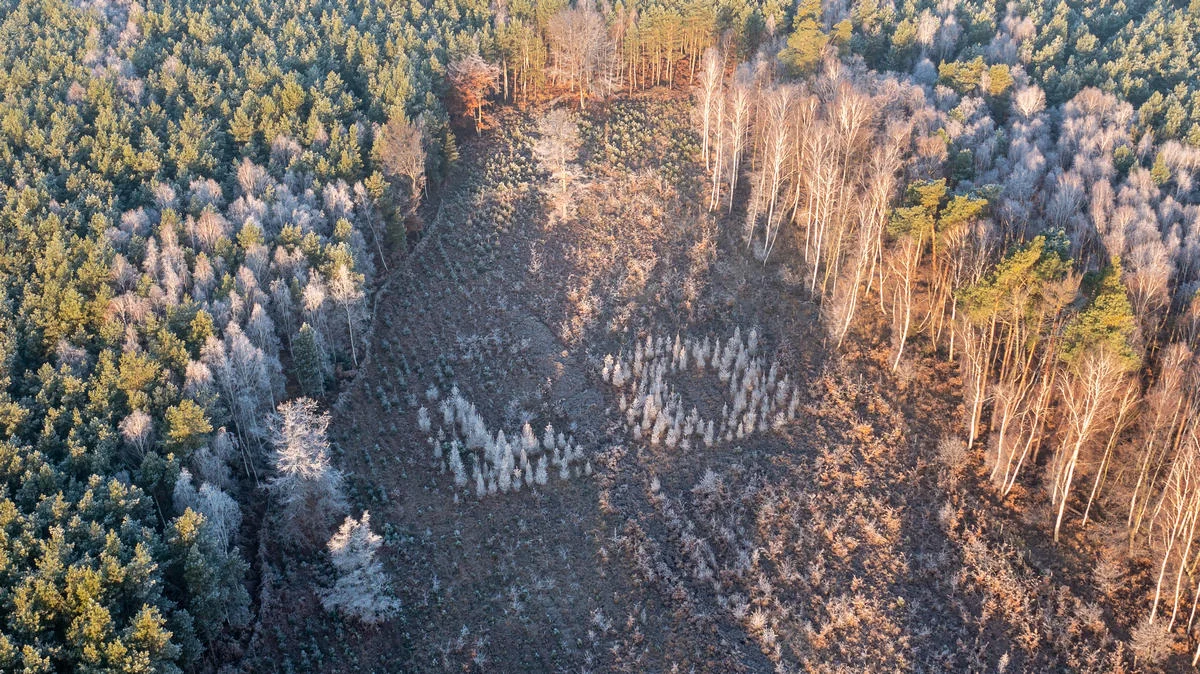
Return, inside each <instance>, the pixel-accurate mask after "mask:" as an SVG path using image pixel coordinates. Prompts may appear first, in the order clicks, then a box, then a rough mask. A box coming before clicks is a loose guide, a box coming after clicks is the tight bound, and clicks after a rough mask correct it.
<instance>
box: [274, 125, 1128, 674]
mask: <svg viewBox="0 0 1200 674" xmlns="http://www.w3.org/2000/svg"><path fill="white" fill-rule="evenodd" d="M628 105H631V106H632V108H631V109H630V110H627V111H625V112H624V113H622V115H623V116H622V115H617V116H615V117H614V118H613V121H611V123H609V122H606V121H604V120H605V119H607V118H597V119H596V121H595V122H594V123H593V124H592V125H591V126H588V127H586V129H587V132H586V133H585V138H586V139H587V141H588V143H589V145H587V146H585V151H584V153H583V156H584V158H585V159H584V168H583V170H582V172H581V175H580V176H579V177H578V179H577V180H576V181H575V183H574V184H573V185H572V187H571V190H570V193H569V195H568V196H566V197H564V196H562V195H559V194H557V193H555V192H554V190H553V189H549V190H548V191H543V190H541V189H539V188H538V187H535V185H538V184H540V183H541V182H542V181H540V180H539V178H538V177H537V170H536V167H534V165H533V162H532V160H531V159H530V156H529V151H528V146H529V143H530V139H529V134H530V133H532V131H531V130H530V129H529V128H528V127H527V123H525V125H524V126H523V125H522V124H520V123H518V122H517V120H516V118H512V117H510V118H506V119H505V124H506V126H507V127H508V130H507V131H506V132H504V133H494V134H492V135H490V136H488V137H485V138H484V139H482V140H480V141H476V142H473V143H467V144H466V145H465V147H464V148H463V153H464V157H463V162H462V165H461V167H460V169H459V171H461V174H460V175H458V176H456V177H455V178H453V179H452V181H451V184H452V185H456V187H455V189H454V190H453V191H452V192H451V193H449V194H447V196H446V197H445V199H444V201H443V206H442V208H441V211H440V213H439V216H438V218H437V220H436V221H435V222H433V224H432V225H431V227H430V228H429V230H428V232H427V234H426V235H425V238H424V240H423V241H422V242H421V243H420V244H418V246H417V247H416V249H415V250H414V252H413V253H412V255H410V256H409V257H408V258H406V259H405V260H404V261H403V263H402V264H401V266H400V268H399V269H397V270H395V271H394V272H393V275H392V276H391V277H390V278H389V280H388V282H387V283H386V285H385V289H384V290H383V291H382V293H381V295H380V296H379V297H378V298H377V306H378V312H377V316H376V318H375V335H374V338H373V340H372V343H371V345H370V347H369V351H370V354H369V357H368V358H367V359H366V361H365V364H364V366H363V369H362V371H361V372H360V373H359V375H358V377H357V379H356V381H355V383H354V384H353V386H352V387H351V388H350V389H349V391H347V392H346V393H345V394H344V396H343V398H342V399H341V400H340V401H339V403H338V405H337V408H336V415H335V420H334V423H333V425H332V427H331V428H332V432H333V438H334V441H335V445H336V447H337V449H338V450H339V452H340V458H339V462H340V465H341V466H342V468H343V469H344V470H345V471H347V473H348V474H349V475H350V478H351V479H350V483H351V485H352V496H353V498H354V501H355V502H356V503H357V504H358V506H359V507H361V508H369V509H370V510H371V513H372V523H373V524H374V525H375V526H376V528H377V530H379V531H380V532H381V533H383V534H384V536H385V540H386V542H387V547H386V551H387V554H386V560H385V563H386V566H387V567H388V569H389V571H391V573H392V574H393V578H394V579H395V588H394V589H395V591H396V593H397V595H398V596H399V597H400V599H401V600H402V602H403V605H404V610H403V612H402V616H401V617H400V618H397V619H396V620H393V621H392V622H390V623H388V624H385V625H383V626H380V627H378V628H373V629H364V628H361V627H358V626H356V625H353V624H346V623H343V622H342V621H341V620H340V619H339V618H336V617H334V616H329V615H327V614H325V612H324V611H323V610H322V609H321V608H320V605H319V603H318V602H317V601H316V600H315V596H314V594H313V589H312V586H313V585H316V586H319V585H320V584H321V583H322V582H323V581H322V580H321V579H322V578H323V577H324V576H325V574H326V573H327V569H325V568H324V567H323V565H322V563H320V562H318V561H311V560H316V559H317V558H316V557H311V558H310V561H297V560H292V561H275V562H273V563H269V564H268V567H269V568H268V572H267V573H265V574H264V585H266V588H265V590H264V592H265V593H267V594H268V595H269V596H270V599H269V600H264V601H263V610H262V613H263V615H262V621H263V629H262V630H261V631H260V634H261V638H260V639H259V640H258V641H257V643H256V653H255V654H256V655H257V656H258V658H259V659H258V660H257V663H258V665H257V666H258V667H259V668H260V669H262V670H265V671H377V672H384V671H389V672H390V671H501V672H510V671H513V672H515V671H571V672H576V671H593V672H606V671H625V672H675V671H679V672H689V671H695V672H737V671H747V672H764V671H801V670H803V671H812V672H821V671H831V672H832V671H998V670H1001V669H1003V667H1002V664H1003V665H1004V666H1006V667H1007V668H1008V669H1007V671H1060V670H1075V671H1087V670H1090V671H1111V670H1112V669H1113V668H1114V666H1115V665H1114V663H1115V662H1116V660H1112V659H1111V658H1113V657H1114V653H1118V648H1117V647H1116V646H1115V645H1114V642H1113V638H1112V636H1111V634H1113V633H1120V632H1121V631H1122V630H1124V629H1127V627H1128V626H1127V625H1125V626H1123V625H1122V618H1121V616H1120V615H1116V613H1115V611H1114V609H1113V607H1114V606H1116V605H1119V602H1118V601H1116V600H1109V599H1106V598H1105V597H1104V596H1102V593H1101V592H1100V590H1098V589H1096V584H1095V583H1094V582H1093V581H1092V574H1091V571H1092V568H1094V565H1095V561H1096V560H1095V556H1094V554H1093V555H1092V556H1090V557H1089V553H1088V552H1087V550H1090V549H1091V548H1089V547H1088V546H1087V545H1084V546H1083V547H1082V549H1083V550H1084V551H1085V552H1082V553H1078V554H1077V555H1076V556H1074V557H1072V558H1063V557H1062V556H1061V555H1060V553H1059V552H1058V549H1057V548H1051V547H1049V546H1047V545H1045V544H1044V543H1040V542H1039V541H1044V531H1043V530H1042V529H1041V528H1040V526H1039V525H1038V524H1037V522H1038V520H1037V518H1036V517H1021V516H1019V513H1018V512H1017V511H1015V510H1013V509H1012V506H1001V505H999V504H997V503H995V502H994V499H992V498H991V497H990V496H989V493H990V492H989V490H988V489H987V488H986V486H985V485H984V484H983V482H984V481H983V479H982V477H981V475H980V474H979V473H978V470H976V469H975V468H974V466H978V465H979V464H980V463H981V457H980V456H978V450H975V453H974V454H972V453H966V452H965V451H964V452H963V453H962V454H961V455H957V454H953V453H952V452H951V455H950V456H947V452H948V451H949V450H946V449H944V448H943V449H941V450H939V440H940V439H941V438H942V437H944V436H947V435H953V434H954V433H955V432H958V431H960V430H961V429H959V428H958V422H957V419H958V418H959V417H960V416H961V415H960V412H959V410H958V407H957V403H956V401H957V388H956V387H957V381H956V373H955V370H954V368H953V367H952V366H949V365H947V364H946V363H945V362H944V361H943V360H941V359H934V358H931V357H917V358H915V360H914V362H913V364H912V365H910V366H909V367H908V368H907V370H906V372H905V373H901V375H900V376H897V375H894V374H892V373H890V372H886V371H885V370H884V368H883V367H881V366H880V363H881V362H883V361H884V360H885V359H886V344H883V343H879V342H878V341H877V340H875V339H873V338H872V337H871V335H874V334H877V333H878V329H877V326H876V325H874V323H873V321H878V317H877V316H875V317H873V316H867V317H865V318H864V320H863V322H862V324H861V325H860V326H859V334H858V335H857V337H856V339H855V341H854V344H853V345H852V346H851V348H850V349H848V352H847V353H846V354H845V355H844V357H842V358H838V359H836V360H834V359H830V357H829V356H828V352H827V350H826V346H825V344H824V340H823V333H822V332H821V329H820V325H819V320H818V314H817V308H816V306H815V305H814V304H813V303H812V302H811V301H809V299H808V298H807V296H806V294H805V293H804V292H803V291H802V290H801V289H800V288H799V287H797V286H796V285H794V284H793V283H790V282H789V280H790V279H791V278H792V277H793V276H794V274H793V273H791V272H789V267H788V265H789V261H788V260H786V258H785V256H782V255H781V256H780V260H778V261H773V262H772V264H770V265H768V266H765V267H764V266H763V265H762V264H761V263H759V262H757V261H755V260H753V259H752V258H751V257H750V256H748V255H746V254H745V253H744V252H743V251H742V250H741V247H740V246H739V245H738V244H737V237H736V236H734V235H732V234H731V233H730V231H732V230H733V229H736V228H735V227H733V226H731V225H728V224H722V223H720V222H718V221H717V220H716V219H714V218H713V217H712V216H710V215H708V214H707V213H706V212H704V211H703V209H702V208H700V207H699V206H697V204H698V203H699V202H700V201H701V199H699V198H698V197H697V195H696V194H693V193H691V192H690V191H689V190H690V189H691V188H689V187H688V186H689V185H690V184H694V182H695V180H696V178H695V174H696V172H698V171H699V169H700V168H701V167H697V166H696V165H695V161H696V160H695V153H694V151H692V150H689V148H688V147H686V143H684V141H680V140H679V138H680V137H684V138H685V140H686V134H684V133H682V132H681V131H680V130H679V129H680V128H681V126H683V125H686V119H682V120H681V118H682V116H683V115H684V113H683V112H682V109H681V108H680V107H679V106H675V105H674V104H672V103H669V102H668V103H662V102H655V103H640V104H628ZM639 105H640V106H642V107H641V108H638V107H637V106H639ZM681 143H683V145H681ZM656 162H657V164H656ZM689 172H690V173H689ZM564 205H565V206H564ZM752 327H753V328H756V329H757V332H758V334H759V335H760V338H761V342H762V344H763V347H762V350H763V351H764V352H765V353H766V355H768V356H770V357H771V358H774V359H776V360H778V362H780V363H781V365H782V366H783V368H784V369H785V370H786V371H787V372H789V373H790V374H791V376H792V377H793V379H794V380H795V381H796V382H797V383H798V384H799V385H800V387H801V389H802V390H803V401H804V404H803V406H802V410H801V414H800V415H799V417H798V419H797V420H796V421H795V422H793V423H792V424H790V425H788V426H787V427H786V428H784V429H783V430H782V431H780V432H759V433H756V434H751V435H749V436H747V437H745V438H743V439H740V440H734V441H732V442H718V443H717V445H716V446H714V447H713V448H711V449H710V448H703V447H694V448H692V449H689V450H687V451H683V450H679V449H666V448H664V447H662V446H652V445H650V444H649V443H646V442H639V441H634V440H633V439H632V438H631V437H629V435H628V434H627V433H626V431H625V430H624V428H623V426H622V425H621V423H620V420H619V418H620V414H619V410H617V397H616V396H617V393H616V390H615V389H613V388H612V387H610V386H608V385H607V384H605V383H604V382H603V381H602V380H601V378H600V376H599V374H598V372H599V364H600V359H601V358H602V356H603V355H604V354H606V353H620V352H622V351H623V352H625V353H630V352H632V349H633V345H634V343H635V342H636V341H639V340H643V339H644V338H645V336H646V335H647V334H651V335H654V336H660V337H666V338H667V339H668V340H669V339H671V338H673V337H674V336H675V335H677V334H678V335H682V336H685V337H686V336H689V335H690V336H693V337H695V338H703V337H705V336H710V337H712V338H720V339H722V340H724V339H728V337H729V336H730V335H731V334H732V333H733V331H734V329H735V328H741V330H742V331H744V332H745V331H749V329H750V328H752ZM712 379H713V377H709V378H708V379H705V377H704V376H702V375H691V374H688V375H679V380H678V382H677V383H678V384H679V385H680V388H682V389H685V390H686V391H688V395H689V398H690V401H689V404H696V405H697V407H698V408H705V409H714V410H716V409H719V407H720V395H721V389H722V386H721V385H720V383H719V382H717V383H715V384H714V383H713V381H712ZM451 386H457V387H458V389H459V390H460V391H461V392H462V393H463V395H465V396H466V397H467V398H468V399H469V400H470V401H472V402H473V403H475V404H476V405H477V407H478V409H479V411H480V413H481V414H482V415H483V416H484V418H485V419H486V420H487V422H488V426H489V427H490V428H493V429H494V428H503V429H505V430H506V432H516V431H517V430H518V429H519V428H520V427H521V425H522V424H523V423H524V422H526V421H528V422H530V423H531V425H532V426H533V428H534V429H538V430H539V432H540V429H541V428H542V427H543V426H545V425H546V424H547V423H550V424H553V425H554V427H555V428H556V429H560V430H564V431H566V432H568V433H570V434H572V435H574V436H575V438H576V439H577V440H578V441H579V443H580V444H581V446H583V447H584V449H585V452H586V453H587V456H588V458H589V460H590V463H591V464H592V467H593V469H594V471H593V473H592V475H591V476H583V475H579V476H575V477H572V478H571V479H569V480H566V481H560V480H558V479H556V478H552V479H551V481H550V483H549V484H548V485H546V486H544V487H537V486H534V487H533V488H526V489H523V490H521V491H520V492H519V493H508V494H496V495H492V496H487V497H485V498H483V499H478V498H476V497H475V496H474V494H473V490H472V489H470V488H468V489H456V488H455V487H454V483H453V479H452V478H451V476H450V475H448V474H447V473H446V472H445V469H444V467H441V466H439V463H440V462H437V461H435V460H434V459H433V456H432V454H431V451H430V448H429V445H428V444H427V438H426V437H425V435H424V434H423V433H421V432H420V431H419V429H418V428H417V424H416V411H417V409H418V407H419V406H421V405H427V406H429V407H430V409H431V411H433V410H434V409H435V407H436V405H435V404H434V403H431V402H430V401H429V400H428V398H427V395H428V394H430V393H434V392H431V391H428V389H430V387H434V388H436V389H437V391H436V395H437V396H441V397H444V396H445V395H446V394H447V393H448V392H449V390H450V387H451ZM702 411H703V410H702ZM435 416H436V414H435ZM1032 500H1036V499H1031V501H1032ZM1031 522H1032V523H1031ZM1031 541H1032V542H1031ZM267 556H268V557H270V558H272V559H277V558H278V557H280V556H279V555H272V554H270V552H269V551H268V554H267ZM272 574H274V575H272Z"/></svg>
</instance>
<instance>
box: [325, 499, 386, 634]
mask: <svg viewBox="0 0 1200 674" xmlns="http://www.w3.org/2000/svg"><path fill="white" fill-rule="evenodd" d="M382 544H383V539H381V538H380V537H379V535H378V534H376V533H374V532H372V531H371V514H370V513H369V512H367V511H365V510H364V511H363V514H362V519H360V520H356V519H354V518H353V517H347V518H346V520H345V521H344V522H342V527H341V528H340V529H338V532H337V533H336V534H334V535H333V538H331V539H329V545H328V547H329V560H330V561H331V562H333V566H334V568H335V569H336V570H337V580H336V581H335V582H334V585H333V587H332V588H330V589H329V590H328V591H326V592H325V594H324V596H323V597H322V598H321V604H322V605H324V606H325V608H326V609H327V610H329V611H339V612H341V613H343V614H345V615H348V616H350V617H353V618H356V619H358V620H360V621H362V622H364V623H367V624H369V625H374V624H378V623H381V622H383V621H385V620H387V619H388V618H390V617H392V616H393V615H395V614H396V612H397V611H399V610H400V601H399V600H397V599H396V598H395V597H393V596H392V595H391V592H390V589H389V585H390V582H389V580H388V576H387V573H386V572H385V571H384V570H383V565H382V564H380V563H379V560H378V559H377V553H378V552H379V547H380V546H381V545H382Z"/></svg>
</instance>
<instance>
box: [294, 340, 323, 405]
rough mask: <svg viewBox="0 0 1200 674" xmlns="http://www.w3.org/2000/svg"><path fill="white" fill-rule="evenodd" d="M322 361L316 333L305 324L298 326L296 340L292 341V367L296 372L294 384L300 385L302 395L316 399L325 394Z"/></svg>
mask: <svg viewBox="0 0 1200 674" xmlns="http://www.w3.org/2000/svg"><path fill="white" fill-rule="evenodd" d="M323 361H324V359H323V358H322V354H321V344H320V342H319V341H318V339H317V331H316V330H314V329H313V327H312V326H311V325H309V324H308V323H305V324H304V325H302V326H300V332H299V334H297V335H296V339H294V340H292V367H293V368H294V369H295V372H296V382H297V383H298V384H300V390H301V392H303V393H304V395H306V396H310V397H313V398H317V397H320V396H322V395H324V394H325V368H324V362H323Z"/></svg>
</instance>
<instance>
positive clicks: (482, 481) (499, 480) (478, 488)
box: [417, 386, 592, 498]
mask: <svg viewBox="0 0 1200 674" xmlns="http://www.w3.org/2000/svg"><path fill="white" fill-rule="evenodd" d="M427 397H428V399H429V402H430V403H431V404H436V405H437V408H436V409H437V413H439V414H440V416H438V420H440V421H441V423H440V424H439V426H438V428H437V431H436V432H435V431H434V428H433V424H434V419H433V418H431V417H430V414H429V410H428V409H427V408H425V407H421V408H420V409H418V410H417V427H418V428H419V429H420V430H421V432H422V433H425V434H426V435H427V439H428V442H429V445H430V447H431V448H432V454H433V460H434V461H436V462H437V465H438V468H439V470H441V471H442V472H446V471H449V472H450V473H451V474H453V476H454V485H455V487H457V488H460V489H462V488H468V487H469V486H470V485H474V490H475V496H476V497H477V498H483V497H484V496H489V495H494V494H496V493H497V492H500V493H503V494H507V493H508V492H510V491H512V492H518V491H521V488H522V486H524V487H533V486H534V485H537V486H546V485H547V484H549V482H550V475H551V473H552V472H557V474H558V479H559V480H562V481H567V480H570V479H571V478H575V477H580V476H590V475H591V474H592V462H591V461H590V460H588V458H587V455H586V454H585V453H584V451H583V449H582V448H581V447H580V446H579V443H578V442H576V441H575V437H574V436H571V435H565V434H563V433H562V432H558V433H555V431H554V426H553V425H551V424H546V427H545V429H543V431H542V435H541V438H539V437H538V435H537V434H536V433H535V432H534V430H533V427H532V426H530V425H529V423H528V422H526V423H525V424H524V425H523V426H522V427H521V431H520V433H519V434H518V433H513V434H511V439H509V436H506V435H505V433H504V430H503V429H500V430H497V431H496V432H495V433H493V432H492V431H491V430H489V429H488V426H487V424H486V422H484V420H483V416H482V415H481V414H480V413H479V411H478V410H477V409H476V408H475V405H474V404H472V403H471V402H470V401H468V400H467V399H466V398H465V397H463V395H462V393H460V392H459V390H458V387H457V386H455V387H453V388H452V389H451V390H450V395H449V396H448V397H446V398H444V399H442V400H440V402H439V400H438V392H437V390H436V389H430V391H429V395H428V396H427ZM468 466H469V470H468Z"/></svg>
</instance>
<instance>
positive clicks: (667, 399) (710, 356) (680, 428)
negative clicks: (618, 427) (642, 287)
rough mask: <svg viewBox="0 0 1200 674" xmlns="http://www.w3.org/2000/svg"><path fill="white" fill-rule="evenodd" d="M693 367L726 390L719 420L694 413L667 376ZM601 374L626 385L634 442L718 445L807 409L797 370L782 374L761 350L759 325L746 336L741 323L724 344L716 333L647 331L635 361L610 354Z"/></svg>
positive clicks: (623, 401)
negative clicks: (794, 379)
mask: <svg viewBox="0 0 1200 674" xmlns="http://www.w3.org/2000/svg"><path fill="white" fill-rule="evenodd" d="M689 364H690V367H691V368H692V369H694V370H695V372H696V374H705V373H707V374H715V375H716V376H717V378H718V379H719V380H720V382H721V385H722V388H723V389H726V394H725V397H724V404H723V406H722V408H721V415H720V417H719V419H718V418H709V419H705V418H704V417H703V416H702V415H701V414H700V411H699V410H698V409H697V407H695V406H693V407H692V408H691V410H690V411H689V410H687V408H686V405H685V404H684V402H683V395H682V393H681V392H680V391H679V390H677V389H676V387H675V386H673V385H672V384H670V383H669V382H668V381H667V379H666V377H667V375H668V374H675V375H676V376H680V375H682V374H683V373H686V372H689ZM600 377H601V379H603V380H604V381H605V382H606V383H608V384H611V385H612V386H614V387H616V388H617V389H620V390H621V397H620V403H619V405H620V410H621V412H622V414H624V417H625V424H626V427H627V428H628V429H629V430H630V433H631V434H632V435H633V438H634V440H639V441H640V440H645V441H647V442H649V443H650V444H651V445H659V444H663V445H665V446H666V447H668V448H670V449H675V448H676V447H678V448H680V449H682V450H684V451H686V450H688V449H690V448H691V447H693V446H694V443H696V444H698V443H700V442H703V443H704V446H705V447H712V446H713V445H714V444H715V443H717V442H722V441H724V442H732V441H734V440H735V439H737V440H741V439H743V438H745V437H747V436H749V435H751V434H753V433H754V432H756V431H760V430H767V429H769V428H773V429H779V428H781V427H783V426H784V425H785V424H787V423H788V422H790V421H793V420H794V419H795V418H796V413H797V410H798V409H799V407H800V398H799V395H800V394H799V391H798V390H797V389H796V387H795V386H794V385H793V384H792V381H791V377H790V375H786V374H785V375H783V376H782V377H781V376H780V373H779V365H778V363H776V362H773V361H772V362H770V363H768V361H767V359H766V358H765V357H763V356H762V355H760V354H759V352H758V332H757V331H756V330H754V329H751V330H750V334H749V336H748V338H747V339H746V340H743V339H742V334H741V328H736V329H735V330H734V333H733V335H732V336H731V337H730V338H729V339H728V340H727V341H725V343H724V346H722V343H721V340H720V339H717V340H710V338H709V337H705V338H704V339H703V340H697V339H693V338H691V337H687V338H685V339H683V340H680V339H679V336H678V335H676V336H675V339H674V341H673V342H672V341H670V340H668V339H667V338H666V337H662V336H659V337H658V338H657V339H655V338H654V336H653V335H647V336H646V340H645V343H644V344H643V342H642V341H641V340H638V341H637V343H636V345H635V347H634V351H633V356H632V359H630V360H626V358H625V356H623V355H617V356H615V357H614V356H613V355H612V354H608V355H606V356H605V357H604V363H603V366H602V367H601V369H600ZM726 387H727V388H726Z"/></svg>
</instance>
